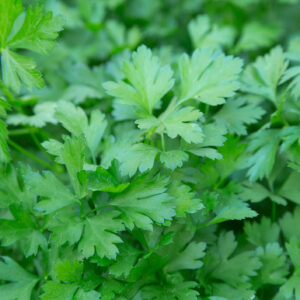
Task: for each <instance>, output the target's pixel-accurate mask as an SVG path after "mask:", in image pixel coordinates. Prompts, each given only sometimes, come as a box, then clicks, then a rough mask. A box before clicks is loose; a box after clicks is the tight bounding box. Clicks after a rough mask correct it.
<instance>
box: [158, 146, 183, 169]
mask: <svg viewBox="0 0 300 300" xmlns="http://www.w3.org/2000/svg"><path fill="white" fill-rule="evenodd" d="M159 158H160V161H161V162H162V163H163V164H165V166H166V167H167V168H168V169H171V170H175V169H176V168H178V167H182V165H183V162H185V161H187V160H188V159H189V156H188V154H186V153H185V152H183V151H181V150H170V151H164V152H161V154H160V156H159Z"/></svg>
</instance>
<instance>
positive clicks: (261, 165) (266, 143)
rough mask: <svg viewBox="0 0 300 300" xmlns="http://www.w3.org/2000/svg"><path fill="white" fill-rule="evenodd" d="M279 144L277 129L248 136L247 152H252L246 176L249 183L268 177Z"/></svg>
mask: <svg viewBox="0 0 300 300" xmlns="http://www.w3.org/2000/svg"><path fill="white" fill-rule="evenodd" d="M279 142H280V137H279V131H278V130H277V129H267V130H263V131H257V132H256V133H254V134H253V135H251V136H250V143H249V147H248V151H251V152H252V155H251V157H250V158H249V166H250V168H249V170H248V172H247V175H248V176H249V179H250V181H256V180H257V179H262V178H263V177H265V176H269V175H270V173H271V171H272V168H273V166H274V163H275V158H276V153H277V149H278V145H279Z"/></svg>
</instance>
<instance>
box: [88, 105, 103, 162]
mask: <svg viewBox="0 0 300 300" xmlns="http://www.w3.org/2000/svg"><path fill="white" fill-rule="evenodd" d="M106 126H107V121H106V120H105V116H104V114H102V113H101V112H100V111H99V110H93V111H92V113H91V117H90V124H89V126H88V127H87V128H86V129H85V131H84V136H85V139H86V143H87V145H88V148H89V149H90V151H91V154H92V158H93V160H94V161H95V157H96V154H97V148H98V145H99V143H100V140H101V138H102V136H103V133H104V130H105V128H106Z"/></svg>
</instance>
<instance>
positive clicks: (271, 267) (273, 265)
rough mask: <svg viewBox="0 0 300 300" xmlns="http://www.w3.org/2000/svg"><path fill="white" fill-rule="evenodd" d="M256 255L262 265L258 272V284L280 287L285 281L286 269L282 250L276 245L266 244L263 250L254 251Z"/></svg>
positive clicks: (260, 248)
mask: <svg viewBox="0 0 300 300" xmlns="http://www.w3.org/2000/svg"><path fill="white" fill-rule="evenodd" d="M256 254H257V256H258V258H259V259H260V261H261V263H262V267H261V269H260V270H259V271H258V278H257V281H258V284H259V285H263V284H272V285H281V284H283V283H284V282H285V281H286V276H287V274H288V267H287V263H286V258H285V255H284V253H283V249H282V248H281V247H280V246H279V244H278V243H270V244H267V245H266V247H265V248H262V247H259V248H257V249H256Z"/></svg>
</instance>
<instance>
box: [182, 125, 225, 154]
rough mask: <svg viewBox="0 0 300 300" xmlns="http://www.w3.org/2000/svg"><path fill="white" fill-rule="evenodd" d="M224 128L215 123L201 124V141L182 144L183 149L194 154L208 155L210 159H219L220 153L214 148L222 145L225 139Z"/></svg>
mask: <svg viewBox="0 0 300 300" xmlns="http://www.w3.org/2000/svg"><path fill="white" fill-rule="evenodd" d="M225 134H226V130H225V129H224V127H221V126H219V125H217V124H215V123H210V124H207V125H204V126H203V135H204V138H203V141H202V142H201V143H199V144H196V145H194V144H192V145H187V144H184V145H183V149H184V150H185V151H188V152H190V153H192V154H194V155H197V156H201V157H208V158H210V159H221V158H222V155H221V154H220V153H219V152H218V151H217V150H216V149H214V148H211V147H219V146H223V145H224V142H225V141H226V138H225V136H224V135H225Z"/></svg>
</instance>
